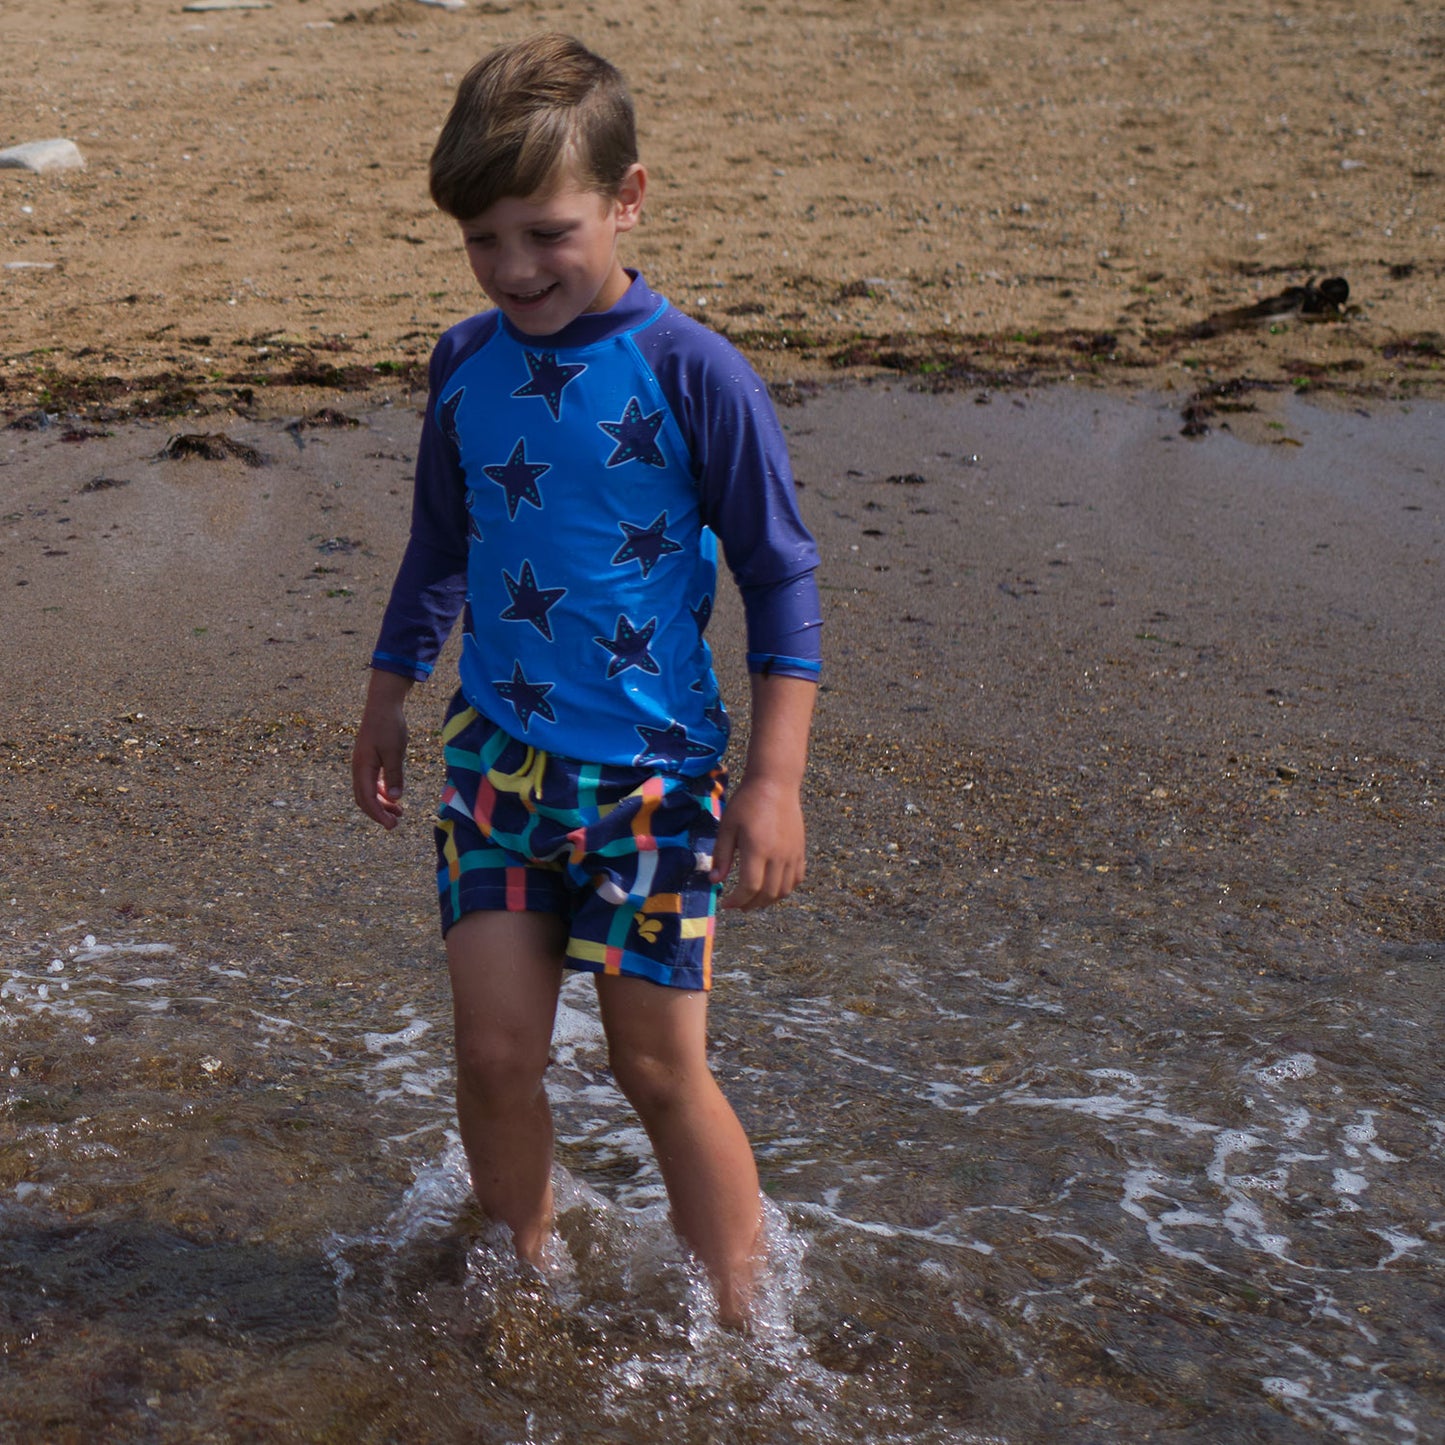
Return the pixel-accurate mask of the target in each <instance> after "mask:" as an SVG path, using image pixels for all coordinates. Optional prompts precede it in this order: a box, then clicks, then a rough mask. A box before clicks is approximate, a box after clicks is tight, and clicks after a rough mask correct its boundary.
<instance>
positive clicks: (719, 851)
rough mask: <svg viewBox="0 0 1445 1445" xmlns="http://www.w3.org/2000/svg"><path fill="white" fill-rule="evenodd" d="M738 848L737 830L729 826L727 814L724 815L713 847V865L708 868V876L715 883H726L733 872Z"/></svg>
mask: <svg viewBox="0 0 1445 1445" xmlns="http://www.w3.org/2000/svg"><path fill="white" fill-rule="evenodd" d="M736 848H737V832H736V830H735V829H733V828H730V827H729V826H728V821H727V815H726V814H724V815H723V821H722V823H721V824H720V825H719V827H718V830H717V841H716V842H714V844H713V847H712V867H711V868H710V869H709V870H708V875H707V876H708V878H709V879H710V880H711V881H712V882H713V883H726V882H727V881H728V874H729V873H731V872H732V867H733V853H734V851H735V850H736Z"/></svg>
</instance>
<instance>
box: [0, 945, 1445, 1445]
mask: <svg viewBox="0 0 1445 1445" xmlns="http://www.w3.org/2000/svg"><path fill="white" fill-rule="evenodd" d="M754 936H761V937H764V938H766V937H767V936H768V935H767V934H766V933H762V932H761V931H760V930H756V929H755V931H750V929H749V928H747V927H740V928H739V929H738V930H736V931H735V932H734V934H733V938H734V939H735V944H734V946H733V948H732V950H731V954H730V965H729V966H728V967H725V969H724V976H723V977H722V978H721V979H720V982H719V993H718V996H717V1002H716V1004H715V1009H714V1012H715V1016H716V1022H717V1038H718V1044H717V1054H718V1063H719V1068H720V1073H721V1074H722V1076H723V1077H724V1078H725V1079H726V1080H727V1081H728V1086H729V1089H730V1092H731V1093H732V1095H733V1097H734V1098H735V1099H736V1101H737V1103H738V1106H739V1111H740V1113H741V1114H742V1115H743V1117H744V1119H745V1121H746V1122H747V1123H748V1125H749V1127H750V1129H751V1131H752V1132H753V1135H754V1138H755V1140H756V1141H757V1144H758V1152H759V1156H760V1165H761V1168H762V1173H763V1177H764V1179H765V1180H766V1181H767V1187H768V1189H769V1192H770V1195H771V1196H772V1197H771V1200H770V1204H769V1212H768V1219H769V1247H770V1258H771V1274H770V1277H769V1281H768V1287H767V1291H766V1297H765V1298H766V1304H765V1307H764V1309H763V1310H762V1312H761V1315H760V1319H759V1324H758V1327H757V1329H756V1331H755V1333H754V1335H753V1336H752V1338H750V1339H748V1340H746V1341H739V1340H737V1339H736V1338H734V1337H732V1336H730V1335H727V1334H725V1333H724V1332H722V1331H720V1330H719V1329H718V1328H717V1326H716V1323H715V1321H714V1318H713V1315H712V1311H711V1305H710V1301H709V1298H708V1293H707V1289H706V1286H705V1284H704V1282H703V1280H702V1279H701V1277H700V1276H699V1274H698V1272H697V1271H696V1270H695V1269H694V1268H693V1267H692V1266H691V1264H690V1262H689V1261H688V1260H687V1259H686V1258H685V1257H684V1256H683V1255H682V1253H681V1252H680V1250H679V1247H678V1245H677V1243H676V1240H675V1238H674V1236H673V1235H672V1232H671V1230H670V1229H669V1227H668V1224H667V1218H666V1206H665V1199H664V1195H663V1191H662V1186H661V1181H660V1178H659V1176H658V1174H657V1171H656V1169H655V1166H654V1165H653V1163H652V1160H651V1157H650V1154H649V1152H648V1149H647V1146H646V1142H645V1140H644V1138H643V1136H642V1135H641V1132H640V1130H639V1129H638V1128H637V1125H636V1122H635V1120H634V1119H633V1117H632V1116H631V1114H630V1112H629V1111H628V1110H627V1109H626V1107H625V1106H624V1105H623V1103H622V1102H621V1100H620V1098H619V1096H618V1095H617V1094H616V1092H615V1090H614V1089H613V1088H612V1086H611V1084H610V1081H609V1079H608V1076H607V1072H606V1068H605V1051H604V1049H603V1046H602V1039H601V1033H600V1029H599V1026H598V1024H597V1021H596V1016H595V1012H594V1011H593V1009H592V1007H591V995H590V989H589V988H588V986H587V984H586V983H585V981H581V980H574V981H570V982H569V984H568V986H567V988H566V989H565V991H564V995H563V1004H562V1008H561V1012H560V1016H559V1021H558V1029H557V1038H556V1047H555V1055H554V1067H553V1069H552V1072H551V1075H550V1087H551V1090H552V1094H553V1098H554V1104H555V1112H556V1116H557V1121H558V1128H559V1136H560V1138H559V1157H560V1159H561V1161H562V1164H561V1166H560V1167H559V1175H558V1200H559V1238H558V1241H557V1244H556V1247H555V1249H554V1253H553V1257H552V1259H551V1260H550V1262H549V1265H548V1268H547V1269H546V1270H545V1271H543V1272H541V1273H538V1272H536V1271H533V1270H531V1269H530V1268H526V1267H523V1266H520V1265H518V1264H517V1262H516V1261H515V1260H514V1259H513V1258H512V1256H511V1254H510V1251H509V1250H508V1248H507V1245H506V1241H505V1240H504V1239H499V1238H497V1237H496V1236H495V1234H493V1233H491V1232H489V1231H488V1229H487V1228H486V1226H485V1224H484V1221H482V1220H481V1219H479V1218H478V1217H477V1216H476V1214H475V1212H474V1210H473V1208H472V1206H471V1204H470V1202H469V1196H468V1191H467V1188H466V1182H465V1176H464V1164H463V1158H462V1154H461V1150H460V1147H459V1145H458V1143H457V1141H456V1138H455V1136H454V1134H453V1132H452V1120H451V1105H450V1096H449V1091H450V1081H451V1071H450V1066H449V1062H448V1049H449V1044H450V1039H449V1033H448V1030H447V1028H446V1026H445V1022H444V1021H445V1019H446V1017H447V1013H446V1007H445V985H444V981H443V980H442V979H441V978H439V977H438V978H419V977H417V976H412V978H411V979H410V982H411V983H413V984H415V985H416V992H415V996H413V997H405V996H402V994H401V993H400V992H399V991H398V990H397V989H393V990H392V991H391V992H390V993H379V992H378V991H377V990H376V989H361V988H357V989H351V990H347V989H345V988H339V987H335V986H331V987H322V986H321V985H318V984H308V983H306V982H305V981H303V980H301V979H298V978H290V977H278V976H274V975H272V976H263V975H261V974H260V972H259V971H258V970H255V969H253V968H248V967H244V966H242V965H240V964H239V963H237V962H235V961H231V960H203V959H199V958H194V957H191V956H189V955H188V953H187V952H186V951H185V950H184V949H183V948H182V947H180V946H179V945H171V944H168V943H166V942H164V941H158V940H136V939H123V938H114V939H106V940H99V939H97V938H95V937H94V936H88V935H85V934H84V933H83V932H82V931H81V930H80V929H79V928H77V929H76V930H74V931H73V932H72V933H71V935H69V939H70V941H68V942H58V941H57V939H56V938H55V937H52V938H50V939H47V940H45V941H43V942H37V941H34V940H23V939H12V940H10V941H9V942H7V943H6V944H4V945H3V951H0V1050H3V1053H0V1064H3V1068H4V1071H5V1073H6V1074H8V1080H7V1082H8V1084H9V1087H10V1102H9V1108H8V1111H7V1115H6V1117H7V1119H8V1120H9V1121H10V1123H11V1124H12V1125H13V1128H10V1130H9V1133H8V1136H7V1137H5V1138H4V1139H3V1142H0V1236H3V1241H4V1244H3V1254H0V1279H3V1285H4V1287H3V1291H0V1349H3V1353H4V1356H5V1359H6V1361H7V1365H8V1368H9V1369H10V1371H11V1372H12V1375H13V1376H14V1377H15V1378H17V1379H20V1380H23V1382H24V1385H25V1388H24V1390H7V1393H6V1396H5V1400H4V1402H3V1404H0V1434H4V1435H6V1437H7V1438H11V1437H12V1436H13V1437H14V1438H26V1439H29V1438H34V1439H44V1438H67V1436H73V1437H74V1438H100V1437H101V1436H102V1435H103V1436H105V1437H106V1438H111V1439H138V1440H139V1439H158V1440H159V1439H177V1440H179V1439H195V1438H243V1437H245V1436H246V1435H247V1432H251V1433H252V1434H255V1435H257V1436H259V1437H260V1438H296V1439H308V1440H309V1439H317V1440H320V1439H347V1440H357V1441H364V1440H378V1441H380V1440H385V1439H391V1438H400V1437H405V1438H409V1439H417V1440H439V1441H449V1440H458V1441H460V1440H486V1441H498V1442H500V1441H535V1442H542V1441H563V1440H567V1441H573V1440H579V1439H580V1440H606V1441H631V1440H637V1441H642V1440H649V1441H651V1440H655V1439H656V1438H659V1435H658V1432H659V1430H664V1431H665V1436H666V1438H668V1439H671V1440H679V1441H693V1440H696V1441H712V1440H716V1441H769V1442H772V1441H785V1440H794V1439H807V1440H810V1441H839V1442H842V1441H850V1442H851V1441H857V1440H860V1439H868V1440H874V1441H880V1442H898V1445H903V1442H917V1445H930V1442H940V1445H941V1442H959V1441H980V1442H982V1441H1000V1442H1010V1445H1014V1442H1016V1445H1023V1442H1032V1441H1039V1440H1049V1439H1057V1440H1083V1439H1101V1440H1102V1439H1127V1438H1144V1437H1145V1436H1146V1434H1148V1433H1149V1432H1151V1431H1162V1430H1172V1431H1176V1432H1178V1437H1179V1438H1181V1439H1198V1440H1207V1439H1220V1438H1239V1439H1250V1438H1259V1439H1266V1438H1267V1439H1270V1440H1286V1441H1288V1440H1293V1439H1300V1440H1303V1439H1306V1438H1317V1432H1318V1431H1320V1430H1324V1431H1327V1432H1330V1433H1332V1434H1334V1435H1336V1436H1337V1437H1339V1438H1342V1439H1347V1440H1358V1441H1399V1442H1407V1441H1408V1442H1414V1441H1419V1440H1423V1439H1426V1438H1430V1435H1431V1431H1432V1429H1433V1428H1434V1427H1433V1426H1432V1424H1431V1423H1430V1422H1431V1420H1432V1418H1433V1419H1434V1420H1435V1422H1436V1423H1437V1424H1438V1419H1439V1414H1438V1405H1439V1401H1438V1399H1434V1400H1432V1398H1431V1396H1430V1393H1429V1392H1430V1390H1431V1389H1432V1388H1433V1386H1432V1384H1431V1379H1432V1376H1431V1371H1432V1370H1433V1369H1434V1368H1435V1367H1434V1365H1433V1364H1432V1361H1438V1358H1439V1350H1440V1343H1441V1341H1440V1335H1439V1330H1440V1326H1439V1318H1438V1315H1433V1316H1432V1314H1431V1313H1430V1310H1429V1308H1428V1306H1427V1303H1426V1302H1427V1301H1428V1300H1429V1298H1430V1296H1429V1295H1428V1294H1427V1293H1426V1291H1427V1290H1428V1289H1429V1288H1430V1287H1431V1286H1432V1285H1438V1281H1439V1274H1440V1268H1441V1262H1442V1261H1441V1228H1442V1226H1441V1222H1440V1219H1441V1210H1440V1204H1439V1198H1438V1194H1437V1193H1436V1192H1435V1186H1434V1185H1433V1184H1431V1182H1430V1179H1429V1176H1428V1175H1427V1174H1426V1172H1425V1169H1424V1167H1423V1166H1425V1165H1427V1164H1428V1162H1429V1161H1430V1160H1432V1159H1437V1158H1438V1154H1439V1150H1440V1148H1441V1144H1442V1142H1445V1119H1442V1117H1441V1115H1440V1112H1439V1111H1438V1109H1437V1108H1436V1107H1435V1105H1434V1104H1433V1103H1432V1102H1431V1100H1432V1096H1431V1095H1430V1093H1429V1092H1428V1091H1429V1088H1430V1084H1429V1079H1428V1075H1427V1074H1426V1073H1425V1072H1423V1071H1424V1070H1426V1069H1427V1068H1428V1064H1427V1063H1426V1062H1424V1059H1423V1054H1424V1051H1422V1050H1421V1048H1420V1033H1421V1030H1420V1028H1419V1017H1420V1016H1421V1015H1420V1011H1419V1009H1418V1007H1417V1005H1418V1002H1419V999H1418V996H1417V994H1416V993H1415V992H1414V991H1413V986H1412V984H1411V981H1410V974H1411V969H1410V960H1409V959H1403V960H1395V967H1394V969H1393V974H1391V973H1390V972H1388V971H1386V970H1385V969H1382V973H1381V979H1382V989H1381V996H1380V997H1378V998H1374V999H1369V1000H1366V999H1365V998H1363V997H1352V998H1344V997H1338V996H1330V997H1318V998H1315V999H1314V1000H1313V1001H1312V1002H1311V1003H1310V1004H1309V1005H1308V1006H1307V1007H1303V1008H1301V1007H1300V1006H1299V1005H1298V1003H1297V1002H1296V1003H1294V1004H1292V1005H1290V1007H1289V1010H1288V1012H1287V1013H1286V1014H1278V1015H1277V1014H1274V1013H1272V1012H1271V1003H1270V999H1269V997H1268V995H1267V994H1265V993H1263V992H1262V991H1258V990H1254V991H1252V992H1251V994H1250V995H1249V997H1247V998H1244V999H1229V998H1225V997H1221V991H1223V990H1227V989H1228V988H1231V987H1235V986H1236V985H1233V984H1228V983H1224V982H1221V981H1220V980H1221V979H1223V978H1225V976H1226V971H1225V970H1223V969H1207V968H1198V969H1186V968H1184V967H1182V966H1181V965H1179V963H1178V960H1177V959H1173V960H1168V961H1166V962H1164V963H1161V984H1160V988H1161V992H1160V994H1159V996H1158V997H1157V998H1154V997H1152V996H1151V997H1146V998H1139V999H1130V1000H1122V999H1113V1000H1110V999H1105V998H1096V999H1092V1000H1088V999H1086V1000H1085V1005H1087V1006H1083V1005H1079V1004H1078V1002H1077V1000H1076V1001H1075V1003H1074V1004H1073V1005H1071V1006H1070V1007H1069V1008H1067V1009H1066V1008H1065V1007H1064V1004H1063V1001H1062V997H1061V991H1060V989H1059V988H1058V987H1057V986H1055V985H1054V984H1052V983H1049V982H1047V981H1041V980H1040V978H1039V977H1038V976H1037V974H1034V973H1027V974H1026V973H1025V972H1023V971H1022V970H1018V969H1014V968H1011V967H1009V966H1008V964H1007V961H1006V959H1005V958H1004V957H1003V949H1002V947H1001V946H1000V948H999V949H998V950H997V955H995V954H994V953H991V952H990V950H987V949H985V950H982V951H980V952H975V953H974V954H973V955H971V956H969V957H968V958H964V957H961V956H959V955H958V954H957V953H956V952H950V951H949V949H948V948H947V947H946V946H944V945H942V944H940V942H939V940H938V939H937V938H934V937H930V936H926V935H924V934H915V935H908V934H904V933H901V932H900V931H899V930H898V929H896V928H895V929H892V930H889V931H886V932H885V931H883V930H880V932H879V935H878V936H877V937H874V938H869V937H866V936H858V935H857V934H856V933H854V934H852V935H851V936H850V957H849V958H848V959H846V960H844V959H840V958H838V957H832V956H830V953H829V950H830V948H831V949H833V950H836V948H837V944H836V940H834V941H831V942H829V941H824V942H822V943H820V944H819V946H818V948H817V949H816V950H809V949H807V948H802V949H800V957H801V956H802V955H803V954H806V955H807V957H808V959H809V961H808V962H799V961H792V960H791V955H788V956H785V957H782V958H779V957H778V956H777V955H776V954H775V953H774V952H773V951H772V950H771V949H769V950H768V951H764V949H763V946H762V945H761V944H756V945H755V944H752V943H751V942H750V941H749V940H750V939H751V938H752V937H754ZM1041 947H1042V948H1043V949H1044V951H1045V952H1047V954H1048V956H1049V959H1050V964H1049V969H1050V972H1051V974H1052V976H1054V977H1059V976H1063V975H1064V974H1067V973H1068V972H1069V971H1070V968H1071V965H1072V964H1073V963H1076V962H1079V961H1080V960H1082V959H1084V958H1085V955H1086V954H1087V950H1088V948H1089V947H1090V945H1089V944H1088V943H1087V941H1086V940H1085V939H1084V937H1083V935H1082V933H1081V934H1080V937H1079V938H1071V937H1070V936H1068V935H1067V934H1066V933H1065V932H1064V931H1063V930H1059V931H1057V932H1056V933H1055V934H1053V935H1051V936H1050V937H1048V938H1046V939H1044V940H1043V941H1042V943H1041ZM754 950H756V951H754ZM1387 964H1388V961H1387ZM1169 969H1174V970H1175V973H1174V975H1172V976H1170V977H1162V976H1163V975H1164V974H1166V973H1167V971H1168V970H1169ZM584 1179H585V1180H587V1181H589V1183H586V1184H584V1183H583V1182H581V1181H582V1180H584ZM1432 1409H1433V1410H1434V1411H1435V1413H1434V1414H1433V1416H1432ZM1221 1422H1228V1424H1227V1428H1226V1427H1225V1426H1223V1425H1222V1424H1221ZM208 1432H210V1434H209V1435H208Z"/></svg>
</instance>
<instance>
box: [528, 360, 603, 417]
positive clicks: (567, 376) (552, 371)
mask: <svg viewBox="0 0 1445 1445" xmlns="http://www.w3.org/2000/svg"><path fill="white" fill-rule="evenodd" d="M523 354H524V355H525V356H526V358H527V370H528V371H529V372H530V373H531V374H532V379H531V380H530V381H524V382H523V383H522V385H521V386H519V387H518V388H517V389H516V391H514V392H513V393H512V395H513V396H539V397H541V398H542V400H543V401H545V402H546V403H547V410H548V411H550V412H551V413H552V420H553V421H561V419H562V392H563V391H564V390H565V388H566V386H567V383H568V382H569V381H573V380H575V379H576V378H577V377H579V376H581V375H582V373H583V372H584V371H586V370H587V368H586V366H584V365H582V364H581V363H580V362H572V361H558V360H557V353H556V352H555V351H543V352H540V353H534V352H531V351H528V352H524V353H523Z"/></svg>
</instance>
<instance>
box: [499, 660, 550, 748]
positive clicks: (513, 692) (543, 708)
mask: <svg viewBox="0 0 1445 1445" xmlns="http://www.w3.org/2000/svg"><path fill="white" fill-rule="evenodd" d="M556 685H557V684H556V683H555V682H528V681H527V674H526V673H524V672H523V671H522V664H521V663H520V662H514V663H513V664H512V680H511V682H507V681H506V680H505V679H500V680H494V681H493V683H492V686H493V687H494V688H496V689H497V691H498V692H499V693H500V694H501V695H502V696H503V697H504V698H506V699H507V701H508V702H509V703H511V704H512V707H513V708H514V709H515V710H516V714H517V721H518V722H520V723H521V724H522V731H523V732H526V731H527V728H528V726H529V724H530V723H531V721H532V718H533V716H534V715H536V714H540V715H541V716H542V717H544V718H546V719H547V721H548V722H556V721H557V714H556V713H555V712H553V711H552V704H551V703H550V702H548V701H547V694H548V693H549V692H551V691H552V689H553V688H554V687H556Z"/></svg>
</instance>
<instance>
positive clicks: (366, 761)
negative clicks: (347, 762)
mask: <svg viewBox="0 0 1445 1445" xmlns="http://www.w3.org/2000/svg"><path fill="white" fill-rule="evenodd" d="M411 686H412V685H411V679H410V678H405V677H399V676H398V675H397V674H396V673H393V672H378V671H373V672H372V674H371V683H370V685H369V686H368V688H367V692H366V706H365V708H364V709H363V710H362V714H361V723H360V725H359V726H358V727H357V729H356V744H355V746H354V747H353V748H352V750H351V791H352V795H353V796H354V797H355V799H356V806H357V807H358V808H360V809H361V811H362V812H363V813H365V814H366V816H367V817H368V818H371V819H372V820H373V821H375V822H377V823H380V824H381V826H382V827H383V828H387V829H391V828H395V827H396V825H397V824H398V823H399V822H401V814H402V805H401V790H402V784H403V779H404V767H405V759H406V695H407V693H409V692H410V691H411Z"/></svg>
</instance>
